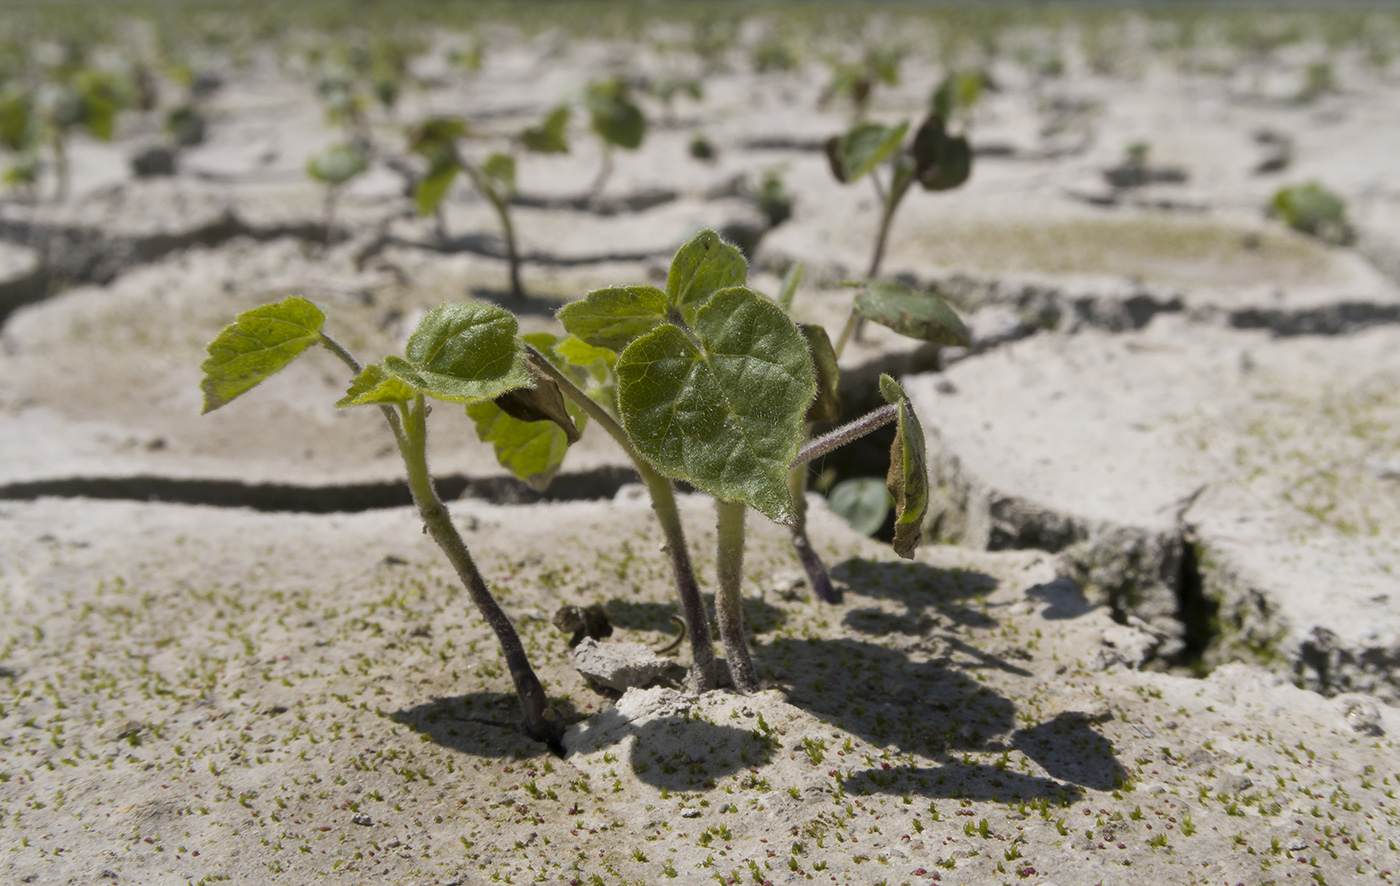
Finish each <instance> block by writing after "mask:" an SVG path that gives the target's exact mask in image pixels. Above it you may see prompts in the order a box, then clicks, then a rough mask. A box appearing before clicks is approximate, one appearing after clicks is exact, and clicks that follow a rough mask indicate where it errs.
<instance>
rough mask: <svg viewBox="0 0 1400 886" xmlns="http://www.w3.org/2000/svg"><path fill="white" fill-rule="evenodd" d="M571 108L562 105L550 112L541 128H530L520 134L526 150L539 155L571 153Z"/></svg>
mask: <svg viewBox="0 0 1400 886" xmlns="http://www.w3.org/2000/svg"><path fill="white" fill-rule="evenodd" d="M568 129H569V106H568V105H560V106H559V107H557V108H555V109H554V110H552V111H550V112H549V115H548V116H547V117H545V118H544V121H543V122H541V123H540V125H539V126H530V127H528V128H526V129H525V131H524V132H522V133H520V143H521V144H522V145H524V146H525V150H527V151H534V152H535V153H537V154H567V153H569V137H568Z"/></svg>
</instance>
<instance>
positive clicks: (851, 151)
mask: <svg viewBox="0 0 1400 886" xmlns="http://www.w3.org/2000/svg"><path fill="white" fill-rule="evenodd" d="M908 129H909V124H908V123H901V124H899V125H898V126H881V125H880V124H879V123H861V124H859V125H858V126H856V127H854V128H853V129H851V131H850V132H847V133H846V134H845V135H837V136H832V137H831V139H829V140H828V141H827V143H826V159H827V162H828V163H830V164H831V174H832V175H834V176H836V180H837V181H839V182H841V183H842V184H849V183H851V182H853V181H857V180H859V179H860V178H862V177H864V176H865V174H866V173H868V172H870V170H872V169H874V168H875V167H876V166H879V165H880V163H881V162H883V161H884V160H885V159H887V158H888V157H889V156H890V155H891V154H893V153H894V152H895V149H897V148H898V147H899V145H900V143H901V142H903V141H904V133H905V132H906V131H908Z"/></svg>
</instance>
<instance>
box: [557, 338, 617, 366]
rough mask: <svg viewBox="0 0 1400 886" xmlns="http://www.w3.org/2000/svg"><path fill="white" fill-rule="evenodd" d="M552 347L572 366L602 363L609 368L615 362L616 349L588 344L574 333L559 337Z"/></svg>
mask: <svg viewBox="0 0 1400 886" xmlns="http://www.w3.org/2000/svg"><path fill="white" fill-rule="evenodd" d="M554 349H555V351H557V352H558V354H559V356H561V357H563V358H564V359H565V360H567V361H569V363H570V364H572V365H574V366H583V367H591V366H593V365H595V364H598V363H602V364H603V365H604V366H605V367H606V368H608V369H611V368H612V367H613V365H614V364H616V363H617V351H614V350H612V349H611V348H600V347H598V346H596V345H590V344H589V343H588V342H586V341H584V340H583V339H581V338H579V337H578V336H576V335H569V336H565V337H564V338H563V339H560V341H559V343H558V344H557V345H556V346H555V348H554Z"/></svg>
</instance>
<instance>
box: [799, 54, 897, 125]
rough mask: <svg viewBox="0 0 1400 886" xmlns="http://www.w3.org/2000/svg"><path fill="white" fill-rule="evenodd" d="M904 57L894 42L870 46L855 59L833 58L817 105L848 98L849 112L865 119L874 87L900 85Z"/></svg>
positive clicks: (859, 118) (857, 118) (855, 118)
mask: <svg viewBox="0 0 1400 886" xmlns="http://www.w3.org/2000/svg"><path fill="white" fill-rule="evenodd" d="M903 60H904V51H903V50H902V49H900V48H899V47H895V46H871V47H869V48H867V49H866V50H865V54H864V55H863V56H861V59H860V61H857V62H834V63H833V64H832V68H831V82H830V83H829V84H827V87H826V90H825V91H824V92H823V93H822V96H821V99H820V100H819V102H818V104H819V105H826V104H829V103H830V102H831V101H832V100H833V99H837V98H845V99H850V102H851V111H852V116H853V118H854V120H855V121H856V122H860V121H861V120H864V119H865V114H866V111H867V110H868V109H869V107H870V98H871V95H872V94H873V93H874V91H875V87H876V86H877V85H879V84H881V83H883V84H885V85H886V86H897V85H899V65H900V62H902V61H903Z"/></svg>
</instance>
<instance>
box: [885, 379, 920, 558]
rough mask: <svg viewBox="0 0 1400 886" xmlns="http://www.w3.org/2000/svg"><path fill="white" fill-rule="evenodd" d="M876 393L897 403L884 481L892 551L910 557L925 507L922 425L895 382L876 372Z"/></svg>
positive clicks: (917, 540) (917, 541)
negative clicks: (890, 505)
mask: <svg viewBox="0 0 1400 886" xmlns="http://www.w3.org/2000/svg"><path fill="white" fill-rule="evenodd" d="M880 393H881V394H882V395H884V398H885V400H886V401H888V402H889V403H892V404H895V405H897V406H898V407H899V415H898V419H897V421H898V425H897V431H896V433H895V437H894V442H893V443H891V444H890V470H889V473H888V474H887V475H886V476H885V485H886V487H887V488H888V489H889V491H890V495H891V496H892V497H893V498H894V543H893V546H894V552H895V553H896V554H898V555H899V556H901V557H903V558H905V559H906V560H907V559H910V558H912V557H913V556H914V549H915V548H917V547H918V546H919V538H920V537H921V536H922V534H923V525H924V513H925V512H926V511H927V510H928V465H927V462H926V457H925V452H924V429H923V427H922V426H921V425H920V424H919V417H918V416H917V415H915V414H914V409H913V407H911V406H910V405H909V398H908V397H906V396H905V395H904V389H903V388H901V387H900V386H899V382H897V381H895V380H894V379H893V378H890V377H889V376H888V375H881V376H880Z"/></svg>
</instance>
